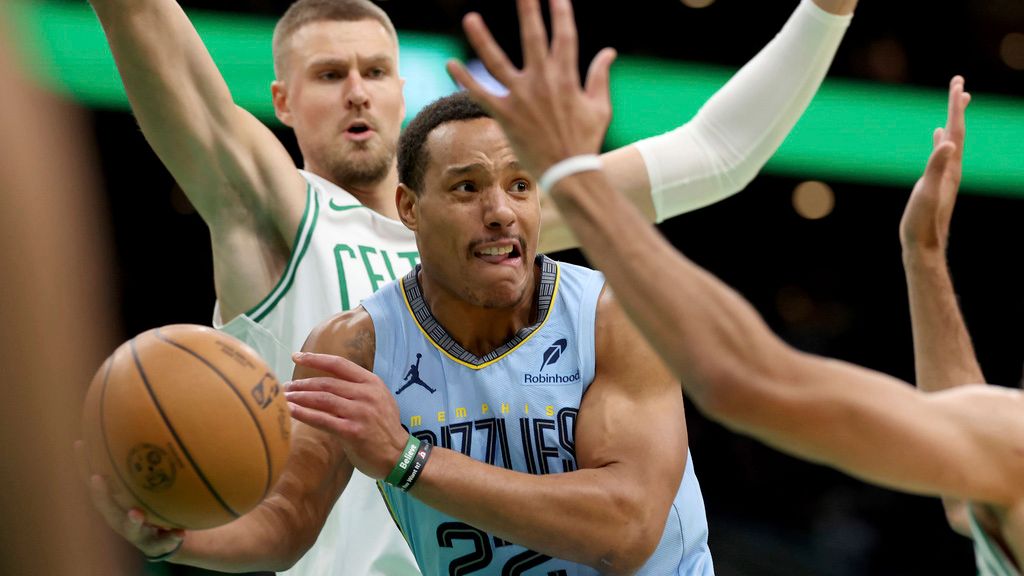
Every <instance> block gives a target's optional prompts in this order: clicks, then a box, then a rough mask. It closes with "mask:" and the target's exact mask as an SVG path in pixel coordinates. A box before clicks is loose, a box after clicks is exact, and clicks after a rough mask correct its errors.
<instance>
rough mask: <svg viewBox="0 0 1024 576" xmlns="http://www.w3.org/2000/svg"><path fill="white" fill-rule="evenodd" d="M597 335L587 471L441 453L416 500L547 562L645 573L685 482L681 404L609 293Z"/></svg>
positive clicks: (582, 447) (581, 442) (582, 449)
mask: <svg viewBox="0 0 1024 576" xmlns="http://www.w3.org/2000/svg"><path fill="white" fill-rule="evenodd" d="M597 334H598V337H597V358H598V361H597V362H598V364H597V374H596V376H595V378H594V382H593V383H592V384H591V385H590V388H589V390H588V391H587V393H586V395H585V396H584V398H583V402H582V404H581V406H580V412H579V421H578V424H577V428H576V455H577V459H578V463H579V466H580V469H579V470H577V471H574V472H570V473H565V474H547V475H541V476H535V475H530V474H523V473H518V472H512V471H509V470H505V469H503V468H498V467H495V466H490V465H487V464H484V463H482V462H479V461H477V460H473V459H471V458H468V457H466V456H463V455H462V454H459V453H458V452H454V451H451V450H443V449H435V451H434V455H433V456H431V460H430V462H429V463H428V464H427V466H426V468H425V469H424V472H423V475H422V476H421V478H420V480H419V482H418V483H417V484H416V486H414V487H413V489H412V492H411V494H412V495H413V496H415V497H416V498H417V499H419V500H420V501H422V502H424V503H425V504H428V505H429V506H432V507H433V508H436V509H438V510H440V511H442V512H445V513H446V514H449V515H451V516H454V517H456V518H459V519H461V520H463V521H465V522H467V523H468V524H471V525H473V526H476V527H477V528H480V529H482V530H484V531H486V532H488V533H490V534H493V535H495V536H497V537H499V538H502V539H505V540H508V541H511V542H515V543H517V544H520V545H522V546H525V547H527V548H530V549H531V550H535V551H538V552H541V553H543V554H547V555H549V556H554V557H558V558H565V559H568V560H572V561H575V562H580V563H583V564H587V565H590V566H592V567H594V568H597V569H599V570H602V571H608V572H610V573H631V572H632V571H634V570H636V569H637V568H639V567H640V566H641V565H643V563H644V562H645V561H646V560H647V557H648V556H649V555H650V554H651V552H653V550H654V548H655V547H656V546H657V544H658V542H659V540H660V539H661V534H662V531H663V530H664V527H665V519H666V517H667V514H668V509H669V506H670V504H671V502H672V499H673V497H674V496H675V493H676V490H677V489H678V487H679V482H680V480H681V478H682V472H683V468H684V465H685V458H686V427H685V423H684V418H683V406H682V398H681V395H680V394H679V389H678V384H677V383H676V382H675V381H673V380H672V378H671V376H670V375H669V374H668V372H667V370H666V369H665V368H664V366H663V365H662V364H661V362H660V361H659V360H658V358H657V357H656V356H655V355H654V352H653V351H652V350H650V349H649V348H648V347H647V346H646V344H645V343H644V342H643V340H642V339H641V338H640V337H639V335H638V334H636V332H635V329H634V328H633V327H632V325H631V324H630V322H629V320H628V319H627V318H626V317H625V315H624V314H623V313H622V311H621V310H620V309H619V308H618V305H617V304H615V303H614V300H613V297H612V296H611V295H610V294H609V293H606V294H605V295H604V296H602V303H601V305H600V307H599V312H598V326H597ZM654 479H657V480H656V481H654Z"/></svg>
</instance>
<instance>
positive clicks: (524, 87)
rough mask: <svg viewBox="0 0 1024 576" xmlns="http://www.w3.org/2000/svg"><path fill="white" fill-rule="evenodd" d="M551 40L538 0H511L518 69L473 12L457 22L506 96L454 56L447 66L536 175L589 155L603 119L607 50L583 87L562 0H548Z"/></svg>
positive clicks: (610, 53)
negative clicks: (513, 2) (487, 85)
mask: <svg viewBox="0 0 1024 576" xmlns="http://www.w3.org/2000/svg"><path fill="white" fill-rule="evenodd" d="M550 9H551V26H552V39H551V42H550V45H549V43H548V35H547V30H546V29H545V27H544V19H543V16H542V15H541V7H540V1H539V0H518V1H517V10H518V12H519V30H520V37H521V39H522V46H523V68H522V69H517V68H516V67H515V66H514V65H513V64H512V62H511V61H510V60H509V58H508V55H506V54H505V52H504V51H502V49H501V47H500V46H498V43H497V42H495V40H494V37H493V36H492V35H491V32H490V30H488V28H487V25H486V24H484V21H483V19H482V18H481V17H480V15H479V14H476V13H470V14H468V15H467V16H466V17H465V19H464V20H463V28H464V29H465V31H466V36H467V37H468V39H469V43H470V44H471V45H472V46H473V48H474V49H475V50H476V52H477V54H478V55H479V56H480V60H481V61H482V62H483V63H484V65H485V66H486V67H487V70H488V71H489V72H490V73H491V75H492V76H494V78H495V79H496V80H498V81H499V82H501V83H502V84H503V85H504V86H505V87H506V88H507V89H508V94H507V95H505V96H498V95H495V94H491V93H490V92H488V91H487V89H485V88H484V87H483V86H481V85H480V83H479V82H477V81H476V80H475V79H474V78H473V76H472V75H471V74H470V73H469V71H467V70H466V68H465V66H463V65H462V64H461V63H459V62H457V61H454V60H453V61H450V62H449V63H448V72H449V73H450V74H451V76H452V78H454V79H455V81H456V82H458V83H459V84H461V85H462V86H464V87H465V88H466V90H467V92H468V93H469V95H470V97H472V98H473V99H474V100H475V101H477V102H478V103H479V104H480V105H481V106H483V107H484V108H485V109H486V110H487V111H488V112H490V114H491V115H492V116H494V119H495V120H497V121H498V123H500V124H501V126H502V128H503V129H504V130H505V134H506V136H508V139H509V141H510V143H511V144H512V147H513V149H514V150H515V152H516V154H517V155H518V156H519V160H520V162H522V163H523V167H524V168H526V170H527V171H529V172H530V173H532V174H533V175H534V176H536V177H539V176H540V175H541V174H543V173H544V171H545V170H547V169H548V168H549V167H551V166H552V165H553V164H555V163H557V162H559V161H561V160H564V159H566V158H569V157H571V156H577V155H580V154H596V153H597V152H598V151H599V150H600V148H601V142H602V141H603V139H604V134H605V132H606V131H607V129H608V123H609V121H610V120H611V103H610V100H609V87H608V86H609V69H610V68H611V64H612V62H613V61H614V60H615V51H614V50H612V49H610V48H605V49H604V50H602V51H601V52H599V53H598V54H597V56H595V57H594V60H593V61H592V62H591V64H590V69H589V71H588V72H587V80H586V85H585V86H581V85H580V77H579V68H578V66H579V56H578V43H579V42H578V38H577V34H576V24H575V22H574V19H573V10H572V4H571V2H570V0H550Z"/></svg>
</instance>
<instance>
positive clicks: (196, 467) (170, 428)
mask: <svg viewBox="0 0 1024 576" xmlns="http://www.w3.org/2000/svg"><path fill="white" fill-rule="evenodd" d="M158 336H159V335H158ZM131 349H132V358H134V359H135V366H136V367H137V368H138V369H139V375H140V376H141V377H142V383H143V384H145V386H146V391H147V392H149V397H150V398H151V399H152V400H153V406H155V407H156V410H157V412H159V413H160V418H161V419H163V421H164V424H165V425H166V426H167V430H168V431H169V432H170V433H171V436H173V437H174V441H175V443H177V445H178V448H180V449H181V453H182V455H184V456H185V459H186V460H188V461H189V464H191V465H192V469H193V470H195V472H196V475H197V476H198V477H199V480H200V481H201V482H202V483H203V484H204V485H205V486H206V489H207V490H209V491H210V494H211V495H212V496H213V497H214V499H215V500H217V502H219V503H220V505H221V506H222V507H223V508H224V509H225V510H227V511H228V513H229V514H231V515H232V516H234V517H235V518H238V517H239V516H241V514H239V513H238V512H236V511H235V509H234V508H232V507H231V506H229V505H228V503H227V502H225V501H224V499H223V498H221V495H220V494H219V493H218V492H217V490H216V489H214V487H213V485H212V484H211V483H210V481H209V480H208V479H207V478H206V475H205V474H203V470H202V469H201V468H200V467H199V464H197V463H196V461H195V459H193V458H192V454H190V453H189V451H188V447H187V446H185V443H184V442H182V441H181V437H179V436H178V432H177V431H176V430H175V429H174V426H173V425H171V421H170V419H168V417H167V414H166V413H165V412H164V409H163V407H162V406H160V401H159V400H158V399H157V397H156V392H154V391H153V387H152V386H150V385H149V378H147V377H146V371H145V370H143V368H142V361H141V360H140V359H139V355H138V351H137V350H136V348H135V339H134V338H133V339H132V341H131Z"/></svg>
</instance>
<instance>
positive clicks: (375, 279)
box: [359, 246, 394, 292]
mask: <svg viewBox="0 0 1024 576" xmlns="http://www.w3.org/2000/svg"><path fill="white" fill-rule="evenodd" d="M376 253H377V249H376V248H373V247H371V246H360V247H359V254H360V255H361V256H362V257H363V266H366V277H367V278H369V279H370V290H371V291H373V292H376V291H377V290H379V289H380V283H381V281H382V280H384V277H383V276H381V275H380V274H377V273H376V272H374V271H373V266H372V265H370V256H369V255H370V254H376ZM393 278H394V276H393V275H392V279H393Z"/></svg>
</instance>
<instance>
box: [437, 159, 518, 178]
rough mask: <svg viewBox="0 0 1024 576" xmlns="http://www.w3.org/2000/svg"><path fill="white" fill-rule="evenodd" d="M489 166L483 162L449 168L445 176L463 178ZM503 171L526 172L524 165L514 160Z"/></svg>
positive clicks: (503, 167) (445, 171)
mask: <svg viewBox="0 0 1024 576" xmlns="http://www.w3.org/2000/svg"><path fill="white" fill-rule="evenodd" d="M486 169H487V166H486V165H485V164H484V163H483V162H471V163H469V164H461V165H457V166H449V167H448V168H446V169H445V170H444V172H443V174H444V175H445V176H461V175H462V174H468V173H470V172H474V171H476V170H486ZM501 169H502V170H511V171H513V172H525V170H523V167H522V164H520V163H519V161H518V160H513V161H512V162H509V163H508V164H505V165H504V166H502V167H501Z"/></svg>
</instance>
